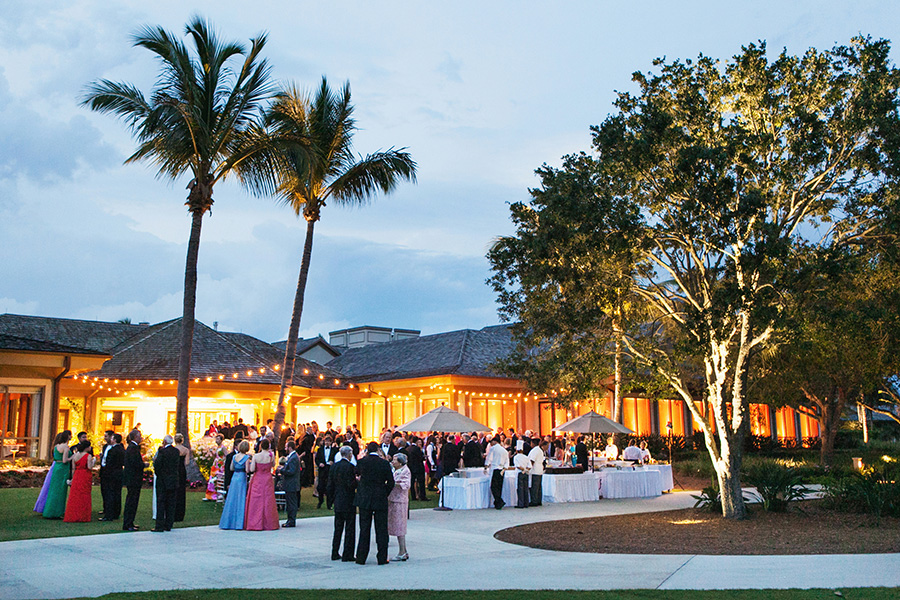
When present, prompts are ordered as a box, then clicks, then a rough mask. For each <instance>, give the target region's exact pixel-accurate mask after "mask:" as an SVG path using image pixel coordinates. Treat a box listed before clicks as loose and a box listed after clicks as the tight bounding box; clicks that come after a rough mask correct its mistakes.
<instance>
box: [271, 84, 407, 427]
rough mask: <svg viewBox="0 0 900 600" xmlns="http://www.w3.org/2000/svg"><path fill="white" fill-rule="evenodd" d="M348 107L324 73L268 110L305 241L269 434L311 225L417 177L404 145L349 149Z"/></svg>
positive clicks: (297, 312)
mask: <svg viewBox="0 0 900 600" xmlns="http://www.w3.org/2000/svg"><path fill="white" fill-rule="evenodd" d="M352 114H353V106H352V105H351V104H350V84H349V83H345V84H344V87H343V89H342V90H341V91H340V92H339V93H335V92H333V91H332V90H331V89H330V88H329V87H328V81H327V80H326V79H325V78H324V77H323V78H322V84H321V85H320V86H319V88H318V89H317V90H316V91H315V93H314V94H313V93H311V92H304V91H301V90H299V89H297V88H295V87H289V88H288V89H287V90H285V92H284V93H283V94H281V95H280V96H279V98H278V100H277V101H276V102H275V104H274V105H273V107H272V110H271V111H270V112H269V116H268V119H267V121H268V124H269V126H270V128H271V131H270V132H271V133H272V135H273V136H274V137H275V139H276V140H277V141H278V143H279V145H280V147H281V148H282V152H281V157H280V160H278V161H276V162H275V164H276V169H277V174H276V179H277V181H278V197H279V199H280V200H281V201H282V202H283V203H284V204H285V205H287V206H289V207H290V208H291V209H292V210H293V211H294V213H295V214H296V215H297V216H298V217H300V216H302V217H303V218H304V219H306V242H305V244H304V246H303V259H302V261H301V263H300V277H299V279H298V281H297V293H296V295H295V296H294V310H293V313H292V315H291V326H290V330H289V331H288V338H287V346H286V347H285V351H284V365H283V368H282V371H281V389H280V391H279V394H278V408H277V411H276V413H275V426H274V428H275V435H276V436H278V435H280V433H281V426H282V424H283V423H284V417H285V403H284V401H285V396H286V395H287V392H288V390H290V387H291V384H292V381H293V378H294V356H295V352H296V350H297V336H298V332H299V330H300V317H301V315H302V314H303V296H304V293H305V291H306V279H307V276H308V274H309V263H310V258H311V256H312V242H313V230H314V229H315V225H316V222H317V221H318V220H319V219H320V218H321V212H322V208H324V207H325V202H326V201H333V202H334V203H335V204H337V205H340V206H362V205H364V204H366V203H368V202H369V201H370V200H371V199H372V197H373V196H374V195H375V194H376V193H377V192H379V191H381V192H383V193H385V194H388V193H390V192H392V191H393V190H394V189H395V188H396V187H397V184H398V183H399V182H400V180H402V179H405V180H408V181H413V182H414V181H415V179H416V163H415V162H414V161H413V160H412V158H411V157H410V155H409V153H407V152H405V149H399V150H395V149H394V148H390V149H388V150H384V151H378V152H375V153H373V154H370V155H368V156H366V157H361V156H357V155H355V154H354V152H353V149H352V146H351V139H352V137H353V133H354V131H355V130H356V125H355V122H354V120H353V118H352Z"/></svg>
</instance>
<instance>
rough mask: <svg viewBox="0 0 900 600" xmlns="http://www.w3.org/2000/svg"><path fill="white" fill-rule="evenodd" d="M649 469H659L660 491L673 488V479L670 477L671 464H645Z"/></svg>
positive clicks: (667, 490) (668, 490)
mask: <svg viewBox="0 0 900 600" xmlns="http://www.w3.org/2000/svg"><path fill="white" fill-rule="evenodd" d="M646 469H647V470H649V471H659V477H660V484H661V487H662V491H664V492H670V491H672V490H673V489H674V488H675V479H674V478H673V477H672V465H662V464H657V465H647V466H646Z"/></svg>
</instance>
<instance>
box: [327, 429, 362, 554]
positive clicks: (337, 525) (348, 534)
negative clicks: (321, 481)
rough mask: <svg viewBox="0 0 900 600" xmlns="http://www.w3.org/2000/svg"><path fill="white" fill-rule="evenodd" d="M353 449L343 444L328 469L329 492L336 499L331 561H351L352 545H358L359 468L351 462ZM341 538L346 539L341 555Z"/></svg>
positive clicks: (329, 495) (334, 500)
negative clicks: (357, 480) (338, 455)
mask: <svg viewBox="0 0 900 600" xmlns="http://www.w3.org/2000/svg"><path fill="white" fill-rule="evenodd" d="M352 457H353V449H351V448H350V446H343V447H341V450H340V458H339V459H338V460H337V461H336V462H335V463H334V464H333V465H332V466H331V468H330V469H329V470H328V482H327V485H326V491H327V494H328V497H329V498H331V499H332V501H333V502H334V537H333V538H332V540H331V560H338V559H340V560H342V561H344V562H351V561H354V560H356V559H355V558H354V556H353V547H354V546H355V545H356V506H354V504H353V502H354V500H355V497H356V467H354V466H353V463H351V462H350V459H351V458H352ZM341 537H343V538H344V553H343V554H341V552H340V550H341Z"/></svg>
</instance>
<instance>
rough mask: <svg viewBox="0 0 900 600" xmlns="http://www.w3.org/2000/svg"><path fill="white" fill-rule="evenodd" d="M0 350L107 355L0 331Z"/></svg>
mask: <svg viewBox="0 0 900 600" xmlns="http://www.w3.org/2000/svg"><path fill="white" fill-rule="evenodd" d="M0 350H17V351H19V352H52V353H56V354H92V355H96V356H107V354H106V353H105V352H97V351H95V350H88V349H86V348H75V347H73V346H64V345H62V344H55V343H53V342H42V341H40V340H31V339H28V338H21V337H18V336H15V335H8V334H6V333H0Z"/></svg>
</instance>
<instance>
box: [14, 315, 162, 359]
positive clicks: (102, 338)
mask: <svg viewBox="0 0 900 600" xmlns="http://www.w3.org/2000/svg"><path fill="white" fill-rule="evenodd" d="M145 329H147V325H131V324H126V323H107V322H104V321H82V320H79V319H59V318H55V317H32V316H26V315H12V314H8V313H6V314H2V315H0V333H4V334H7V335H12V336H15V337H19V338H24V339H29V340H36V341H40V342H49V343H51V344H60V345H62V346H69V347H72V348H82V349H84V350H92V351H94V352H99V353H102V354H109V353H110V350H112V348H113V347H115V346H117V345H118V344H121V343H122V342H123V341H125V340H127V339H128V338H130V337H132V336H134V335H135V334H137V333H139V332H141V331H143V330H145Z"/></svg>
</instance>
